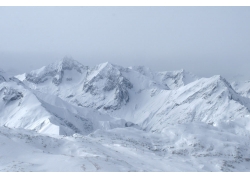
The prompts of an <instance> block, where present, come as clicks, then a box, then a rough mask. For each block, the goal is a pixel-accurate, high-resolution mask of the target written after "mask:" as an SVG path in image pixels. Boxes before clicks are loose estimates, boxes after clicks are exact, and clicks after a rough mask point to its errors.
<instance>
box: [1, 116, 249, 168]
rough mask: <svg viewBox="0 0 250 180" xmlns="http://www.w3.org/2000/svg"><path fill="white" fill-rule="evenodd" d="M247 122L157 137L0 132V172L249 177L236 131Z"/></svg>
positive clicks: (245, 148) (191, 126)
mask: <svg viewBox="0 0 250 180" xmlns="http://www.w3.org/2000/svg"><path fill="white" fill-rule="evenodd" d="M248 121H249V119H241V120H239V122H241V123H240V124H235V123H233V122H228V123H224V124H218V125H217V126H216V127H214V126H211V125H207V124H205V123H187V124H181V125H176V126H170V127H169V128H168V129H167V130H166V132H164V133H162V134H156V133H154V134H152V133H148V132H145V131H142V130H139V129H136V128H132V127H128V128H116V129H112V130H97V131H95V132H94V133H91V134H89V135H88V136H83V135H80V134H74V135H73V136H59V135H54V136H52V135H50V136H47V135H42V134H38V133H36V132H32V131H27V130H23V129H9V128H6V127H0V142H1V149H0V154H1V157H0V160H1V163H0V171H250V152H249V147H250V141H249V138H250V133H249V130H247V129H244V128H242V125H244V123H246V122H247V123H248V124H247V127H248V128H250V124H249V122H248ZM225 127H226V128H225ZM223 129H228V130H223ZM235 129H237V131H235Z"/></svg>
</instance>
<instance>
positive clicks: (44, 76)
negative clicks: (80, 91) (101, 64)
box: [26, 57, 87, 86]
mask: <svg viewBox="0 0 250 180" xmlns="http://www.w3.org/2000/svg"><path fill="white" fill-rule="evenodd" d="M86 68H87V67H84V66H83V65H82V64H80V63H78V62H77V61H75V60H73V59H72V58H68V57H65V58H64V59H63V60H62V61H60V62H58V63H53V64H50V65H49V66H45V67H43V68H41V69H40V70H39V71H31V72H30V73H27V74H26V80H27V81H30V82H32V83H35V84H40V83H43V82H45V81H47V80H48V79H52V82H53V83H54V84H55V85H56V86H58V85H59V84H60V83H61V82H62V79H63V77H64V71H65V70H73V69H74V70H76V71H77V72H78V73H82V72H83V71H84V70H86Z"/></svg>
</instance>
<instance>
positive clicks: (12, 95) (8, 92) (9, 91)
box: [0, 87, 23, 102]
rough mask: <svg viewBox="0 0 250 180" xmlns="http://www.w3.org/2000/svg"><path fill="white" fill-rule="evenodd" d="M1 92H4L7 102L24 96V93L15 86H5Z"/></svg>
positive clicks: (4, 98)
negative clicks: (14, 87)
mask: <svg viewBox="0 0 250 180" xmlns="http://www.w3.org/2000/svg"><path fill="white" fill-rule="evenodd" d="M0 92H1V93H3V100H4V101H6V102H10V101H15V100H17V99H21V98H22V97H23V94H22V93H21V92H18V91H17V90H16V89H13V88H6V87H4V88H3V89H1V90H0Z"/></svg>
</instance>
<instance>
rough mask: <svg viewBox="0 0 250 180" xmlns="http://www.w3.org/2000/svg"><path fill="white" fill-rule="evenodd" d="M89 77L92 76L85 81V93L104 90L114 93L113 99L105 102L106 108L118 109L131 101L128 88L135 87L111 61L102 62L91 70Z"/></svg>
mask: <svg viewBox="0 0 250 180" xmlns="http://www.w3.org/2000/svg"><path fill="white" fill-rule="evenodd" d="M93 74H95V75H93ZM88 77H91V78H89V80H87V81H85V83H84V85H83V90H84V92H85V93H90V94H92V95H94V96H95V95H98V94H100V93H103V92H104V94H105V93H107V94H109V93H112V94H113V97H114V98H113V101H111V102H109V103H108V104H105V105H104V106H103V108H104V109H106V110H108V109H113V110H116V109H119V108H121V105H122V104H126V103H127V102H128V101H129V92H128V89H131V88H133V84H132V83H131V82H130V81H129V80H128V79H127V78H125V77H124V76H123V75H122V73H121V71H120V70H119V68H117V67H115V66H114V65H112V64H110V63H104V64H101V65H99V66H98V67H95V68H94V69H93V70H92V71H90V73H89V76H88ZM88 77H87V79H88ZM99 108H100V107H99Z"/></svg>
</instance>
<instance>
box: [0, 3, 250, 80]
mask: <svg viewBox="0 0 250 180" xmlns="http://www.w3.org/2000/svg"><path fill="white" fill-rule="evenodd" d="M249 32H250V7H0V68H1V69H4V70H5V71H12V72H15V73H22V72H27V71H31V70H33V69H36V68H40V67H41V66H44V65H47V64H49V63H51V62H55V61H58V60H60V59H62V58H63V57H64V56H66V55H67V56H71V57H73V58H74V59H75V60H77V61H79V62H81V63H83V64H84V65H89V66H94V65H96V64H98V63H103V62H106V61H108V62H111V63H114V64H117V65H122V66H125V67H127V66H134V65H144V66H148V67H150V68H151V69H152V70H154V71H165V70H178V69H182V68H183V69H185V70H187V71H191V72H193V73H194V74H197V75H199V76H205V77H209V76H212V75H216V74H220V75H222V76H225V77H226V78H231V77H232V76H235V75H239V74H241V75H244V76H245V77H247V78H250V71H249V67H250V66H249V65H250V51H249V49H250V33H249Z"/></svg>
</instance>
